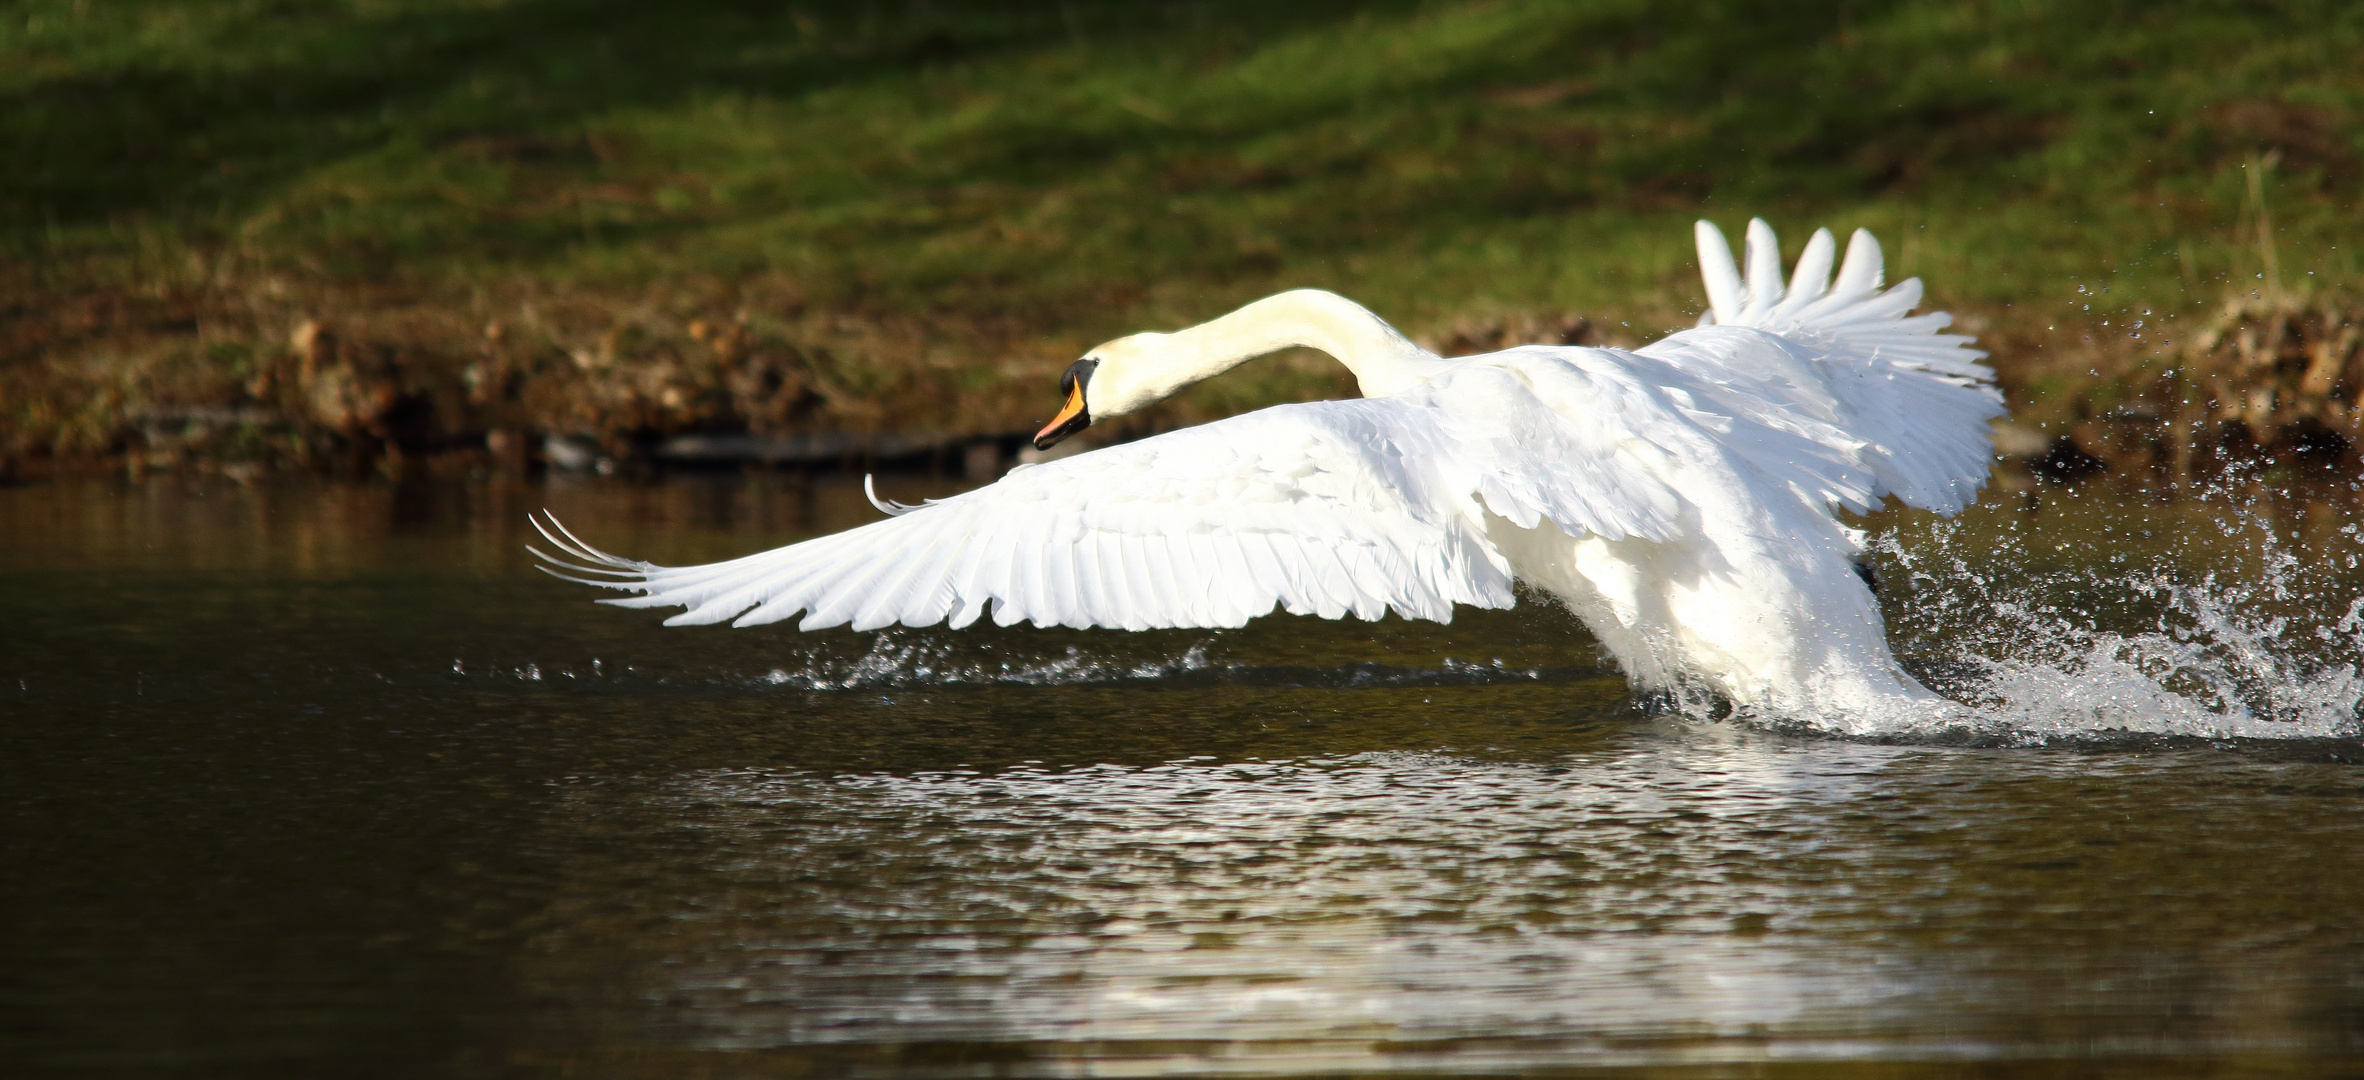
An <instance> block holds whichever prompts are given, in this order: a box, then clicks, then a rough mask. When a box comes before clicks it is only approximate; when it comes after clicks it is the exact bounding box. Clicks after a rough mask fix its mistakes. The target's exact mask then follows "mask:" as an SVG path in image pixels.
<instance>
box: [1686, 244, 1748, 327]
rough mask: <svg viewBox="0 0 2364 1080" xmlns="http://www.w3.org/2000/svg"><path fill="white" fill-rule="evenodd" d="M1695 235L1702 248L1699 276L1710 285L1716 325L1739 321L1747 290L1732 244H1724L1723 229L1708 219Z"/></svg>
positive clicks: (1708, 293)
mask: <svg viewBox="0 0 2364 1080" xmlns="http://www.w3.org/2000/svg"><path fill="white" fill-rule="evenodd" d="M1691 234H1692V236H1693V238H1694V239H1696V240H1697V241H1698V245H1699V277H1700V279H1701V281H1702V283H1703V284H1705V285H1706V286H1707V303H1708V308H1709V310H1710V312H1711V313H1712V314H1714V316H1715V321H1716V322H1719V323H1729V322H1734V321H1737V320H1738V319H1739V318H1740V309H1741V308H1742V306H1743V305H1744V304H1745V303H1746V300H1745V299H1744V297H1745V296H1746V291H1745V290H1744V289H1743V287H1742V286H1741V283H1740V269H1739V268H1738V267H1736V266H1733V265H1732V245H1730V244H1728V243H1725V242H1724V233H1723V230H1721V229H1718V228H1716V226H1715V223H1714V222H1712V221H1709V220H1707V219H1705V218H1701V219H1700V220H1699V223H1698V224H1696V225H1694V226H1692V228H1691Z"/></svg>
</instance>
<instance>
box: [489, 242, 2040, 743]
mask: <svg viewBox="0 0 2364 1080" xmlns="http://www.w3.org/2000/svg"><path fill="white" fill-rule="evenodd" d="M1696 231H1697V238H1698V245H1699V256H1700V265H1701V269H1702V272H1703V273H1704V275H1705V277H1706V284H1707V293H1708V297H1709V300H1710V302H1711V304H1712V311H1711V312H1710V313H1709V314H1707V315H1704V316H1702V317H1701V319H1700V325H1699V327H1698V328H1696V329H1691V330H1684V331H1681V332H1678V333H1675V334H1672V335H1670V336H1668V337H1667V338H1665V339H1663V340H1661V341H1658V342H1656V343H1654V344H1652V345H1650V346H1648V347H1645V348H1642V349H1639V350H1635V351H1627V350H1624V349H1596V348H1579V347H1568V346H1534V345H1530V346H1522V347H1519V348H1514V349H1507V350H1504V351H1502V352H1498V353H1491V354H1488V355H1484V356H1469V357H1460V358H1456V359H1449V360H1448V359H1443V358H1440V357H1438V356H1436V355H1434V354H1432V353H1429V352H1428V351H1426V350H1424V349H1422V348H1420V347H1419V346H1417V345H1414V344H1413V343H1412V342H1410V341H1409V340H1406V339H1405V338H1404V337H1403V335H1401V334H1399V333H1397V332H1396V331H1395V329H1394V328H1393V327H1391V326H1389V325H1388V324H1387V323H1385V322H1383V321H1381V320H1380V319H1379V318H1378V317H1377V316H1375V315H1373V314H1371V313H1370V312H1369V311H1367V310H1365V309H1363V308H1362V307H1360V306H1358V305H1356V304H1354V303H1353V302H1351V301H1348V300H1346V299H1344V298H1342V297H1339V296H1336V295H1333V294H1331V293H1327V292H1320V291H1315V290H1299V291H1294V292H1285V293H1281V294H1279V295H1277V296H1272V297H1268V298H1266V299H1263V300H1259V301H1256V302H1255V303H1252V304H1249V305H1247V306H1246V307H1243V308H1241V309H1239V310H1238V311H1234V312H1232V313H1231V314H1229V315H1225V316H1223V317H1222V318H1219V319H1216V320H1214V321H1212V322H1209V323H1205V324H1203V325H1200V326H1196V327H1192V328H1190V329H1188V330H1182V331H1178V332H1176V333H1171V334H1135V335H1133V336H1131V337H1124V338H1118V339H1117V340H1115V341H1111V342H1109V343H1107V344H1105V345H1102V346H1100V347H1098V348H1096V349H1093V350H1092V351H1091V352H1090V353H1089V354H1087V355H1086V356H1085V357H1084V358H1083V359H1082V360H1080V361H1077V362H1076V364H1075V365H1074V366H1072V367H1070V368H1069V369H1068V371H1067V374H1066V375H1065V376H1064V377H1063V378H1062V380H1061V392H1062V393H1063V394H1065V395H1066V398H1067V403H1066V408H1065V409H1064V410H1062V412H1061V413H1060V415H1059V417H1058V419H1055V420H1053V421H1052V422H1051V424H1050V425H1049V426H1047V427H1045V428H1044V429H1043V431H1042V433H1041V434H1039V435H1038V436H1036V441H1037V443H1038V445H1041V446H1044V447H1048V446H1049V445H1050V444H1051V443H1053V442H1056V441H1057V440H1058V439H1060V438H1062V437H1064V436H1065V435H1067V434H1068V433H1070V432H1072V431H1074V430H1076V429H1078V428H1081V427H1083V426H1084V425H1086V424H1089V423H1093V422H1095V421H1099V420H1104V419H1107V418H1109V417H1114V416H1120V415H1123V414H1126V413H1130V412H1133V411H1135V410H1138V409H1141V408H1144V407H1146V406H1148V405H1151V404H1153V403H1155V402H1157V401H1160V400H1162V399H1164V398H1166V397H1167V396H1169V395H1171V394H1173V393H1174V392H1175V391H1177V390H1180V389H1182V388H1183V387H1186V386H1188V385H1190V384H1192V383H1194V382H1197V381H1198V380H1200V379H1204V378H1207V377H1209V376H1211V375H1215V374H1217V373H1220V372H1222V371H1225V370H1227V369H1229V368H1231V367H1232V366H1234V365H1237V364H1239V363H1241V362H1242V361H1245V360H1248V359H1251V358H1253V357H1257V356H1261V355H1264V354H1266V353H1270V352H1273V351H1276V350H1279V349H1283V348H1287V347H1290V346H1306V347H1310V348H1314V349H1319V350H1321V351H1323V352H1326V353H1328V354H1330V355H1331V356H1334V357H1336V358H1337V359H1338V360H1339V361H1340V362H1342V363H1344V364H1345V365H1346V366H1347V367H1348V368H1349V369H1351V370H1352V371H1353V372H1354V375H1355V378H1356V380H1357V381H1358V382H1359V383H1360V385H1361V388H1362V392H1363V394H1364V396H1363V397H1362V398H1361V399H1359V400H1347V401H1321V402H1313V403H1308V404H1296V405H1280V406H1275V407H1273V408H1268V409H1264V410H1261V411H1258V412H1252V413H1247V414H1245V415H1241V416H1235V417H1231V418H1229V419H1226V420H1220V421H1216V422H1214V423H1209V424H1203V425H1200V426H1198V427H1194V428H1187V429H1184V430H1180V431H1174V432H1170V433H1167V434H1164V435H1159V436H1156V437H1154V438H1148V439H1143V440H1140V441H1138V442H1132V443H1126V444H1122V445H1117V446H1111V447H1107V448H1104V449H1100V450H1095V451H1092V452H1090V453H1085V454H1079V455H1076V456H1074V457H1069V458H1065V459H1061V460H1056V461H1051V462H1047V463H1044V464H1040V465H1034V466H1030V467H1021V468H1018V469H1014V470H1012V471H1011V472H1010V474H1009V475H1008V476H1006V477H1004V478H1003V479H1002V480H1001V481H1000V482H998V483H994V484H991V485H988V486H985V487H982V488H979V489H977V490H974V491H970V492H967V493H965V494H962V495H957V496H954V497H952V498H948V499H943V500H936V501H931V502H929V503H927V504H925V505H923V506H919V507H900V506H893V505H890V504H883V503H882V504H880V508H881V509H882V510H886V511H888V512H889V513H890V514H892V515H894V516H892V517H890V518H889V519H888V520H884V521H879V522H874V523H872V524H869V525H865V526H862V527H860V528H856V529H850V530H847V531H845V532H842V533H838V534H836V535H833V536H825V537H822V538H820V539H816V540H808V541H805V542H803V543H800V544H793V545H790V546H788V547H784V548H780V549H777V550H774V551H768V552H764V553H762V554H758V555H750V556H747V557H745V558H741V559H736V560H732V561H730V562H723V563H715V564H712V565H707V566H689V567H662V566H656V565H652V564H650V563H646V562H639V561H634V560H629V559H622V558H618V557H616V556H613V555H609V554H607V553H605V552H601V551H599V550H597V549H595V548H593V547H591V546H589V545H587V544H584V543H582V542H581V541H579V540H576V539H575V538H574V537H573V536H572V535H571V534H568V533H567V532H566V531H565V530H564V528H563V527H561V526H558V525H557V523H556V522H555V521H553V522H551V526H552V528H550V529H545V530H544V535H545V536H547V537H549V539H550V541H551V542H552V543H553V544H556V545H557V546H558V547H559V548H560V549H561V550H562V551H563V552H565V554H566V555H568V556H571V557H572V558H573V559H574V560H576V561H575V562H567V561H565V560H562V559H560V558H557V557H554V556H551V555H548V554H544V553H542V552H539V551H536V552H535V553H536V554H537V555H541V556H542V558H544V559H545V560H548V561H549V562H551V563H552V564H554V565H555V566H557V567H559V568H562V569H565V570H567V571H569V572H570V573H572V574H576V575H583V574H587V575H591V576H589V577H580V576H577V577H570V578H569V579H570V580H576V581H582V582H584V583H586V584H593V585H600V586H604V587H607V588H613V589H622V590H626V591H630V592H636V593H639V594H641V595H638V596H633V597H629V598H624V599H617V600H609V601H606V602H607V603H611V604H619V605H622V606H625V607H667V606H676V605H678V606H685V607H687V608H688V610H687V611H685V612H683V613H681V614H679V615H675V616H673V617H672V618H669V619H667V620H666V624H667V625H681V624H689V623H715V622H723V621H726V620H730V621H733V622H734V625H738V626H754V625H760V624H763V623H769V622H777V621H780V620H783V619H787V618H790V617H792V616H794V615H797V614H798V613H800V612H801V613H803V615H804V618H803V619H802V620H801V621H800V622H799V624H798V625H799V626H800V627H801V628H803V629H806V630H814V629H820V628H823V627H830V626H838V625H842V624H847V623H850V624H852V625H853V627H854V628H855V629H858V630H859V629H871V628H876V627H883V626H887V625H889V624H892V623H902V624H905V625H908V626H928V625H932V624H935V623H938V622H945V621H949V622H950V624H951V625H952V626H954V627H959V626H965V625H968V624H969V623H971V622H973V621H975V620H976V619H978V618H979V617H981V616H983V615H984V614H985V613H986V610H987V607H988V605H989V604H990V606H991V609H992V616H993V620H994V621H995V622H996V623H1000V624H1002V625H1009V624H1013V623H1017V622H1021V621H1028V620H1031V621H1032V622H1034V623H1035V624H1036V625H1039V626H1050V625H1063V626H1072V627H1093V626H1106V627H1124V628H1126V629H1145V628H1149V627H1212V626H1238V625H1240V624H1242V623H1245V622H1246V621H1248V620H1249V619H1251V618H1254V617H1256V616H1259V615H1264V614H1267V613H1269V612H1271V611H1272V610H1273V608H1274V607H1275V606H1278V607H1280V608H1281V609H1283V610H1286V611H1288V612H1291V613H1293V614H1314V615H1320V616H1322V617H1324V618H1338V617H1341V616H1343V615H1346V614H1347V613H1349V612H1351V613H1353V614H1355V615H1357V616H1359V617H1361V618H1364V619H1378V618H1380V617H1381V616H1382V615H1383V614H1384V613H1386V612H1387V611H1389V610H1391V609H1392V610H1393V611H1395V612H1396V613H1397V614H1399V615H1402V616H1406V617H1411V618H1421V619H1434V620H1436V621H1438V622H1447V621H1450V620H1451V619H1452V617H1453V607H1454V605H1456V604H1470V605H1474V606H1478V607H1488V608H1507V607H1510V606H1512V604H1513V603H1514V601H1515V594H1514V592H1513V590H1512V582H1514V581H1524V582H1527V583H1528V584H1529V585H1531V586H1534V587H1536V588H1539V589H1541V590H1543V591H1545V592H1548V593H1550V594H1552V595H1553V596H1556V597H1558V598H1559V599H1560V600H1562V601H1563V602H1565V603H1566V604H1567V605H1568V606H1569V607H1570V608H1572V609H1574V611H1575V613H1576V614H1577V615H1578V616H1579V617H1581V618H1582V619H1583V621H1584V623H1585V625H1587V626H1588V627H1590V628H1591V629H1592V631H1593V633H1594V634H1595V635H1597V636H1598V637H1599V638H1600V640H1601V642H1602V643H1603V644H1604V645H1605V646H1606V647H1607V648H1608V650H1609V651H1610V652H1611V653H1613V654H1614V655H1615V656H1616V658H1617V660H1618V662H1619V663H1620V664H1621V665H1622V666H1623V668H1624V670H1625V672H1626V674H1627V676H1628V677H1629V678H1630V679H1631V680H1632V681H1633V682H1634V683H1636V684H1638V685H1639V686H1641V687H1643V688H1646V689H1681V688H1692V689H1696V688H1700V687H1704V688H1706V689H1709V690H1712V691H1713V692H1715V693H1718V694H1721V695H1723V696H1724V697H1726V698H1728V699H1730V700H1731V701H1733V702H1735V703H1737V704H1742V705H1754V706H1762V707H1767V708H1771V709H1777V710H1783V711H1796V710H1803V711H1810V712H1815V713H1821V714H1824V715H1825V716H1828V715H1829V714H1832V713H1840V714H1845V713H1848V712H1850V711H1854V710H1863V709H1870V708H1877V707H1878V706H1880V705H1883V704H1894V703H1897V702H1900V701H1901V702H1911V701H1917V700H1926V699H1930V698H1932V697H1933V695H1930V693H1929V692H1928V691H1927V690H1925V689H1923V688H1922V687H1921V685H1920V684H1919V683H1917V682H1915V681H1914V680H1913V679H1912V677H1911V676H1910V675H1908V674H1906V673H1905V672H1904V671H1903V670H1902V669H1901V668H1899V667H1898V666H1897V664H1896V661H1895V659H1894V657H1893V656H1892V655H1891V654H1890V652H1889V649H1888V644H1887V640H1886V636H1885V634H1884V632H1883V630H1882V627H1881V622H1880V613H1879V609H1878V607H1877V604H1876V602H1875V599H1874V597H1873V595H1872V592H1871V590H1870V588H1869V587H1868V586H1867V585H1866V583H1865V582H1864V581H1863V580H1861V579H1860V578H1859V577H1858V576H1857V574H1856V572H1855V570H1854V569H1853V565H1852V561H1853V559H1854V558H1856V557H1857V556H1859V555H1860V554H1861V545H1862V537H1861V534H1860V533H1858V532H1856V531H1854V530H1851V529H1849V528H1847V527H1846V526H1845V525H1843V524H1842V523H1841V521H1840V519H1839V517H1838V512H1839V511H1840V510H1842V509H1844V510H1851V511H1856V512H1863V511H1868V510H1871V509H1873V508H1874V507H1876V506H1878V505H1880V503H1881V502H1882V501H1883V499H1884V498H1885V497H1888V496H1894V497H1896V498H1898V499H1900V500H1902V501H1903V502H1904V503H1906V504H1908V505H1911V506H1917V507H1922V508H1925V509H1929V510H1934V511H1937V512H1939V513H1952V512H1954V511H1956V510H1959V509H1961V508H1962V507H1963V506H1964V505H1965V504H1967V503H1968V502H1969V501H1970V500H1971V499H1972V498H1973V497H1974V496H1975V494H1976V492H1977V490H1978V488H1979V487H1980V486H1981V485H1982V484H1983V483H1984V482H1985V479H1986V476H1987V471H1988V465H1989V460H1990V457H1991V452H1992V451H1991V447H1990V445H1989V442H1988V431H1989V428H1988V421H1989V420H1990V419H1992V418H1993V417H1995V416H1998V415H2000V414H2001V413H2002V412H2003V406H2002V399H2001V396H2000V395H1999V394H1998V393H1997V392H1996V391H1995V389H1994V387H1993V385H1992V372H1991V371H1990V370H1989V369H1988V368H1986V367H1985V366H1983V365H1981V364H1980V363H1978V360H1979V359H1980V358H1981V357H1983V356H1984V355H1985V354H1984V353H1981V352H1978V351H1976V350H1974V349H1971V348H1969V347H1968V346H1969V344H1970V341H1971V339H1969V338H1966V337H1961V336H1957V335H1947V334H1940V333H1938V331H1939V330H1941V329H1943V328H1944V327H1945V326H1946V325H1947V324H1948V323H1949V322H1950V318H1949V317H1948V316H1947V315H1945V314H1943V313H1934V314H1925V315H1920V316H1909V315H1908V313H1909V312H1910V311H1911V309H1912V307H1913V305H1914V304H1915V303H1917V302H1918V301H1919V299H1920V296H1921V286H1920V282H1919V281H1918V280H1911V281H1906V282H1904V283H1903V284H1900V285H1898V286H1896V287H1894V288H1892V289H1888V290H1886V291H1881V289H1880V276H1881V261H1880V250H1879V245H1878V243H1877V242H1875V241H1874V240H1873V239H1872V237H1871V234H1869V233H1867V232H1864V231H1861V230H1858V231H1857V232H1856V233H1855V235H1854V238H1853V240H1852V241H1851V242H1850V243H1849V244H1848V248H1847V257H1846V260H1845V263H1844V264H1843V265H1842V266H1841V267H1840V269H1839V272H1838V277H1837V279H1836V280H1835V281H1833V280H1831V277H1830V271H1831V264H1832V256H1833V255H1834V253H1835V251H1834V249H1835V245H1834V244H1833V242H1832V240H1831V235H1830V233H1829V231H1828V230H1822V231H1817V232H1816V233H1815V234H1814V238H1813V239H1812V240H1811V241H1809V242H1808V243H1807V245H1806V248H1805V251H1804V252H1803V253H1802V254H1801V255H1800V256H1799V259H1798V265H1797V270H1796V273H1795V275H1794V276H1793V277H1792V278H1791V280H1790V282H1789V284H1788V286H1787V287H1786V288H1785V287H1784V286H1783V283H1782V281H1781V260H1780V253H1779V249H1778V248H1777V247H1776V245H1775V241H1774V237H1773V231H1772V229H1771V228H1770V227H1768V226H1767V225H1766V224H1765V223H1764V222H1763V221H1761V220H1760V221H1751V222H1749V227H1748V249H1747V258H1748V272H1747V275H1746V277H1745V278H1743V277H1742V275H1741V273H1740V272H1739V270H1738V269H1737V268H1735V267H1734V265H1733V263H1732V254H1731V249H1730V248H1729V247H1727V246H1726V244H1725V242H1724V237H1723V234H1722V233H1720V232H1718V231H1717V230H1716V228H1715V226H1713V225H1712V224H1710V223H1708V222H1705V221H1702V222H1700V223H1699V225H1698V228H1697V230H1696ZM873 501H874V502H875V501H876V497H875V495H874V496H873ZM538 526H539V523H538V522H537V527H538ZM560 576H568V575H567V574H561V575H560Z"/></svg>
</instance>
